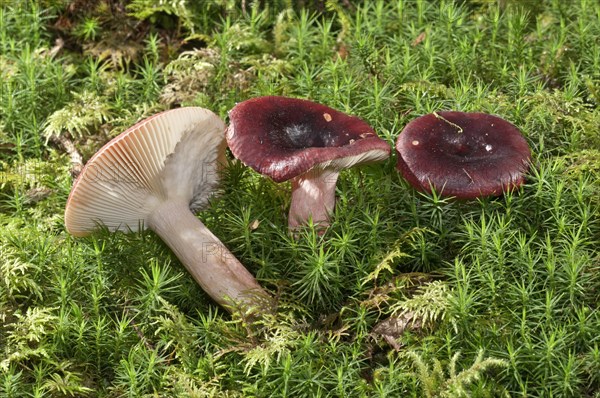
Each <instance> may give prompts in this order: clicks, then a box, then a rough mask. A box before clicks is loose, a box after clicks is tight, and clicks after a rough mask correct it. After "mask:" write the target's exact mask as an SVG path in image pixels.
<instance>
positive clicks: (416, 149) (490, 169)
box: [396, 112, 531, 199]
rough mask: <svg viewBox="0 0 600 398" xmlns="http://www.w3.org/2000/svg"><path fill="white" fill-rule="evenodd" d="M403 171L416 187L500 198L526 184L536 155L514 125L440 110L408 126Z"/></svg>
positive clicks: (401, 148)
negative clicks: (533, 155) (532, 155)
mask: <svg viewBox="0 0 600 398" xmlns="http://www.w3.org/2000/svg"><path fill="white" fill-rule="evenodd" d="M396 151H397V153H398V163H397V169H398V170H399V171H400V172H401V173H402V176H403V177H404V178H405V179H406V180H407V181H408V182H409V183H410V184H411V185H412V186H413V187H415V188H416V189H418V190H420V191H424V192H431V190H432V189H435V190H436V191H437V192H439V193H440V194H441V195H443V196H454V197H456V198H459V199H473V198H477V197H484V196H491V195H500V194H502V193H503V192H505V191H510V190H512V189H514V188H516V187H518V186H520V185H521V184H522V183H523V182H524V179H525V177H524V174H525V173H526V172H527V169H528V167H529V162H530V158H531V153H530V150H529V146H528V145H527V141H526V140H525V138H524V137H523V135H521V132H520V131H519V129H517V128H516V127H515V126H514V125H512V124H511V123H509V122H507V121H506V120H504V119H501V118H499V117H497V116H493V115H488V114H485V113H464V112H439V113H433V114H428V115H425V116H421V117H419V118H416V119H414V120H412V121H411V122H410V123H408V124H407V125H406V127H405V128H404V130H403V131H402V133H400V135H399V137H398V139H397V141H396Z"/></svg>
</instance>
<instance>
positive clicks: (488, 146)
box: [485, 144, 492, 152]
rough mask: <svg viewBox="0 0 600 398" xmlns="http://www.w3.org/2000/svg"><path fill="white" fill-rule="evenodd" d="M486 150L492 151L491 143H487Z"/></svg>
mask: <svg viewBox="0 0 600 398" xmlns="http://www.w3.org/2000/svg"><path fill="white" fill-rule="evenodd" d="M485 150H486V151H488V152H489V151H491V150H492V146H491V145H490V144H487V145H486V146H485Z"/></svg>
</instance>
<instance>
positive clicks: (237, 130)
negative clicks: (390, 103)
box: [226, 96, 390, 229]
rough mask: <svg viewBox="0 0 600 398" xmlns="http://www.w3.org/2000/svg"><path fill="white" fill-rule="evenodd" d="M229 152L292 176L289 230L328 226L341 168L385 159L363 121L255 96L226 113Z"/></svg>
mask: <svg viewBox="0 0 600 398" xmlns="http://www.w3.org/2000/svg"><path fill="white" fill-rule="evenodd" d="M229 118H230V125H229V127H228V129H227V135H226V136H227V143H228V145H229V148H231V152H232V153H233V155H234V156H235V157H236V158H238V159H240V160H241V161H242V162H243V163H245V164H246V165H247V166H250V167H252V168H253V169H254V170H256V171H258V172H259V173H261V174H263V175H267V176H269V177H271V178H272V179H273V180H274V181H276V182H283V181H287V180H291V183H292V198H291V203H290V210H289V217H288V225H289V228H290V229H295V228H296V227H298V226H300V225H303V224H306V223H307V221H308V220H309V219H312V221H313V223H314V224H315V225H320V226H327V225H328V224H329V217H330V215H331V213H332V212H333V210H334V206H335V186H336V182H337V178H338V175H339V173H340V171H341V170H342V169H346V168H350V167H352V166H354V165H358V164H363V163H367V162H375V161H380V160H384V159H386V158H388V157H389V155H390V147H389V145H388V144H387V142H386V141H384V140H382V139H381V138H379V137H378V136H377V135H376V134H375V132H374V131H373V128H371V126H369V125H368V124H367V123H366V122H364V121H363V120H361V119H359V118H357V117H354V116H349V115H346V114H345V113H342V112H340V111H337V110H335V109H332V108H329V107H327V106H325V105H322V104H318V103H315V102H311V101H307V100H302V99H295V98H286V97H275V96H267V97H259V98H253V99H250V100H247V101H244V102H241V103H239V104H237V105H236V106H235V107H234V108H233V109H232V110H231V111H230V112H229Z"/></svg>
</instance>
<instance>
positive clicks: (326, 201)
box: [288, 169, 340, 230]
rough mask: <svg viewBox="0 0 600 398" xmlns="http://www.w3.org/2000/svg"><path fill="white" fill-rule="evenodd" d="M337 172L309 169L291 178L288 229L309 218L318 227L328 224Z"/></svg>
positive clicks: (293, 228) (332, 207)
mask: <svg viewBox="0 0 600 398" xmlns="http://www.w3.org/2000/svg"><path fill="white" fill-rule="evenodd" d="M339 174H340V173H339V172H338V171H335V170H328V169H325V170H311V171H310V172H308V173H305V174H303V175H301V176H299V177H296V178H293V179H292V180H291V182H292V196H291V202H290V211H289V215H288V227H289V229H290V230H295V229H297V228H298V227H300V226H302V225H306V224H307V221H308V220H309V219H312V222H313V224H314V225H316V226H318V227H319V228H326V227H328V226H329V220H330V217H331V214H333V211H334V208H335V186H336V183H337V179H338V176H339Z"/></svg>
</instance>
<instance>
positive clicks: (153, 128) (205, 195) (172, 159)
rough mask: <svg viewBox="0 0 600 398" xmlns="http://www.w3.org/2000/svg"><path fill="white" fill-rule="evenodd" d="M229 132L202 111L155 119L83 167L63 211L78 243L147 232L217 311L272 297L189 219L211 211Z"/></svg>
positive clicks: (178, 112)
mask: <svg viewBox="0 0 600 398" xmlns="http://www.w3.org/2000/svg"><path fill="white" fill-rule="evenodd" d="M224 132H225V124H224V123H223V121H222V120H221V119H220V118H219V117H218V116H217V115H215V114H214V113H212V112H211V111H209V110H207V109H203V108H199V107H188V108H179V109H175V110H171V111H167V112H163V113H160V114H158V115H155V116H153V117H150V118H148V119H146V120H144V121H142V122H140V123H138V124H136V125H135V126H133V127H132V128H130V129H128V130H127V131H126V132H124V133H122V134H121V135H120V136H118V137H117V138H115V139H114V140H112V141H111V142H109V143H108V144H107V145H105V146H104V147H103V148H102V149H100V151H98V153H96V154H95V155H94V156H93V157H92V159H90V161H89V162H88V163H87V164H86V166H85V168H84V169H83V171H82V173H81V174H80V176H79V178H78V179H77V181H76V182H75V184H74V186H73V189H72V191H71V194H70V196H69V199H68V201H67V207H66V210H65V226H66V228H67V231H68V232H69V233H71V234H73V235H75V236H85V235H89V234H91V233H92V232H93V231H94V230H95V229H96V228H97V227H98V225H103V226H105V227H106V228H107V229H108V230H109V231H124V232H129V231H137V230H138V229H143V228H150V229H152V230H153V231H154V232H156V234H157V235H158V236H160V237H161V239H162V240H163V241H164V242H165V243H166V244H167V245H168V246H169V247H170V248H171V249H172V250H173V252H174V253H175V254H176V255H177V257H178V258H179V260H180V261H181V262H182V264H183V265H184V266H185V267H186V269H187V270H188V272H189V273H190V274H191V275H192V276H193V277H194V279H195V280H196V281H197V282H198V284H199V285H200V286H201V287H202V288H203V289H204V290H205V291H206V292H207V293H208V294H209V295H210V296H211V297H212V298H213V299H214V300H215V301H216V302H218V303H219V304H221V305H225V306H228V305H229V304H233V303H236V304H241V305H242V306H244V307H245V308H250V307H252V306H255V304H256V305H258V304H257V303H259V302H262V299H259V297H263V296H264V297H269V295H268V294H267V293H266V292H265V291H264V290H263V289H262V288H261V287H260V285H259V284H258V282H257V281H256V280H255V278H254V277H253V276H252V274H250V273H249V272H248V270H246V268H245V267H244V266H243V265H242V264H241V263H240V262H239V261H238V260H237V259H236V258H235V256H233V254H231V252H229V250H227V249H226V248H225V246H224V245H223V244H222V243H221V242H220V241H219V239H218V238H217V237H216V236H215V235H214V234H212V232H211V231H209V230H208V229H207V228H206V226H205V225H204V224H203V223H202V222H201V221H200V220H199V219H198V218H197V217H196V216H194V214H193V213H192V211H191V210H190V209H200V208H202V207H204V206H206V205H207V204H208V200H209V198H210V197H211V196H212V194H213V192H214V191H215V188H216V186H217V184H218V181H219V168H220V163H222V162H223V160H224V149H225V142H224Z"/></svg>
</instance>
